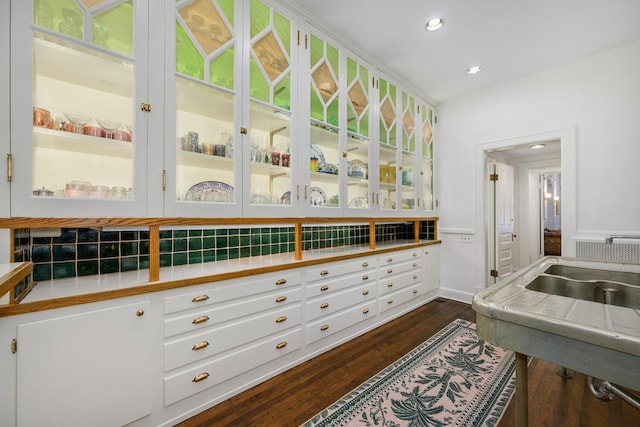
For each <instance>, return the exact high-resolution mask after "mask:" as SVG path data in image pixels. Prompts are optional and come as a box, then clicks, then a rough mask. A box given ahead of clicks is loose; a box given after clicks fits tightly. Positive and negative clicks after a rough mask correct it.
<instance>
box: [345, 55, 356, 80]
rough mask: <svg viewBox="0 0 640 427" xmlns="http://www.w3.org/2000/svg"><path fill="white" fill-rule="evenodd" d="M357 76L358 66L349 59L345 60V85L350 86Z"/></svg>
mask: <svg viewBox="0 0 640 427" xmlns="http://www.w3.org/2000/svg"><path fill="white" fill-rule="evenodd" d="M357 75H358V64H357V63H356V61H354V60H353V59H351V58H347V84H348V85H351V83H352V82H353V81H354V80H355V78H356V77H357Z"/></svg>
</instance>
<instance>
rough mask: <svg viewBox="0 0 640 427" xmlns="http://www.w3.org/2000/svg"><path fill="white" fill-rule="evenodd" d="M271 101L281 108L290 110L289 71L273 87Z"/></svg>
mask: <svg viewBox="0 0 640 427" xmlns="http://www.w3.org/2000/svg"><path fill="white" fill-rule="evenodd" d="M273 94H274V95H273V103H274V104H275V105H276V106H277V107H280V108H282V109H285V110H291V73H289V74H287V75H286V77H284V78H283V79H282V80H280V82H279V83H278V84H277V85H276V86H275V88H274V89H273Z"/></svg>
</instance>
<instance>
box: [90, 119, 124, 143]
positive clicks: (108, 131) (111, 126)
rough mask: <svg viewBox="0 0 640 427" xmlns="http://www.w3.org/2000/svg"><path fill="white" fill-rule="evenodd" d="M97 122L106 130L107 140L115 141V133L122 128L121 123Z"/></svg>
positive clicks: (99, 120) (100, 120)
mask: <svg viewBox="0 0 640 427" xmlns="http://www.w3.org/2000/svg"><path fill="white" fill-rule="evenodd" d="M96 121H97V122H98V124H99V125H100V127H101V128H102V129H104V131H105V134H106V135H105V138H108V139H113V132H114V131H115V130H116V129H118V128H119V127H120V123H117V122H114V121H111V120H105V119H96Z"/></svg>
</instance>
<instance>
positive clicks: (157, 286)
mask: <svg viewBox="0 0 640 427" xmlns="http://www.w3.org/2000/svg"><path fill="white" fill-rule="evenodd" d="M440 243H442V242H440V241H429V242H421V243H412V244H406V245H399V246H396V247H393V248H385V249H375V250H368V251H361V252H354V253H351V254H345V255H339V256H331V257H326V258H318V259H313V260H306V261H304V260H303V261H296V262H292V263H287V264H277V265H269V266H262V267H260V268H253V269H245V270H240V271H232V272H227V273H222V274H215V275H208V276H199V277H193V278H190V279H182V280H169V281H166V282H156V283H149V284H146V285H140V286H133V287H130V288H124V289H117V290H111V291H103V292H95V293H92V294H83V295H74V296H70V297H62V298H54V299H50V300H44V301H34V302H23V303H20V304H8V305H3V306H0V318H1V317H7V316H14V315H18V314H24V313H33V312H36V311H42V310H51V309H54V308H60V307H69V306H74V305H79V304H89V303H93V302H99V301H105V300H110V299H115V298H123V297H129V296H135V295H143V294H148V293H151V292H160V291H166V290H169V289H177V288H184V287H188V286H194V285H202V284H206V283H212V282H218V281H221V280H228V279H236V278H239V277H248V276H253V275H256V274H263V273H271V272H275V271H282V270H290V269H293V268H300V267H307V266H312V265H319V264H324V263H327V262H333V261H342V260H348V259H354V258H360V257H363V256H370V255H379V254H384V253H388V252H395V251H400V250H406V249H413V248H421V247H425V246H431V245H438V244H440ZM36 286H37V285H36Z"/></svg>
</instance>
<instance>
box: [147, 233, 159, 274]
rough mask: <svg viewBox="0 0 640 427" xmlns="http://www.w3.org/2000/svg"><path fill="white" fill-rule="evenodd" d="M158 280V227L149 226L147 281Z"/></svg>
mask: <svg viewBox="0 0 640 427" xmlns="http://www.w3.org/2000/svg"><path fill="white" fill-rule="evenodd" d="M158 280H160V227H159V226H157V225H152V226H150V227H149V281H150V282H157V281H158Z"/></svg>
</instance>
